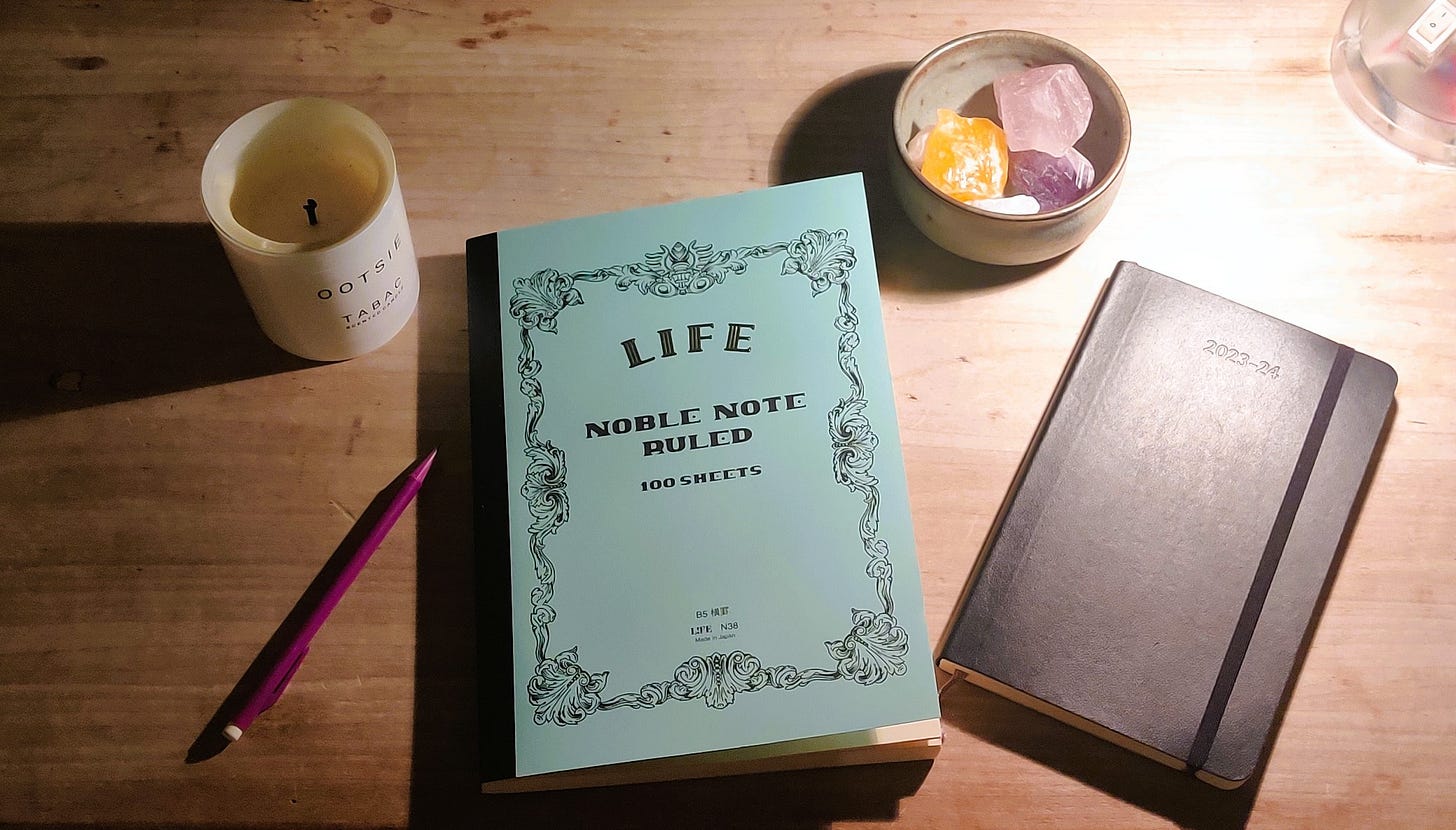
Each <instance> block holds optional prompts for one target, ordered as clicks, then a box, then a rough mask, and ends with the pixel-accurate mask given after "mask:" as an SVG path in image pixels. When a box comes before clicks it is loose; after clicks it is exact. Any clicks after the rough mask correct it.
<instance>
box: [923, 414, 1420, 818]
mask: <svg viewBox="0 0 1456 830" xmlns="http://www.w3.org/2000/svg"><path fill="white" fill-rule="evenodd" d="M1398 410H1399V403H1398V402H1395V403H1392V405H1391V408H1390V412H1389V413H1387V415H1386V419H1385V423H1384V425H1383V426H1382V428H1381V432H1380V436H1379V438H1378V439H1377V440H1376V443H1375V452H1374V459H1375V460H1374V462H1373V463H1371V464H1370V465H1369V467H1368V468H1367V469H1366V471H1365V477H1364V479H1363V480H1362V481H1361V484H1360V488H1359V490H1358V491H1357V493H1356V496H1355V501H1354V504H1353V506H1352V508H1351V510H1350V516H1349V519H1348V520H1347V521H1346V524H1345V528H1344V531H1343V533H1342V535H1341V537H1340V542H1339V545H1338V547H1337V548H1336V550H1335V555H1334V559H1333V564H1332V566H1331V567H1330V575H1329V576H1328V577H1327V578H1326V579H1325V582H1324V585H1323V587H1322V589H1321V591H1320V595H1319V598H1318V599H1317V600H1316V602H1315V605H1314V620H1315V622H1314V624H1313V625H1311V626H1310V628H1309V631H1307V632H1306V633H1305V637H1304V639H1303V640H1302V642H1301V643H1300V647H1299V650H1298V652H1297V654H1296V657H1295V662H1294V669H1293V671H1292V672H1291V673H1290V682H1289V683H1288V685H1287V686H1286V687H1285V689H1284V691H1283V694H1282V697H1281V698H1280V702H1279V706H1278V708H1277V709H1276V710H1275V716H1274V722H1273V726H1272V733H1273V735H1274V744H1276V745H1277V743H1278V739H1279V729H1280V726H1281V725H1282V724H1283V722H1284V718H1285V716H1286V715H1287V713H1288V710H1289V702H1290V699H1291V698H1292V696H1293V693H1294V688H1295V683H1296V682H1297V680H1298V677H1299V675H1300V672H1301V670H1302V669H1303V667H1304V663H1305V660H1306V658H1307V657H1308V656H1309V648H1310V645H1311V644H1312V643H1313V641H1314V638H1315V635H1316V634H1317V633H1318V631H1319V625H1320V620H1321V619H1322V618H1323V616H1324V609H1325V606H1326V604H1327V603H1328V602H1329V598H1330V593H1331V591H1332V590H1333V588H1334V584H1335V580H1336V579H1337V575H1338V573H1339V570H1340V564H1341V562H1343V560H1344V558H1345V551H1346V549H1347V548H1348V547H1349V541H1350V536H1351V533H1352V532H1353V531H1354V527H1355V524H1356V519H1357V517H1358V516H1359V515H1360V512H1361V510H1362V508H1363V507H1364V504H1365V498H1366V495H1367V494H1368V493H1369V490H1370V483H1371V481H1373V480H1374V478H1375V475H1376V472H1377V471H1378V470H1379V467H1380V459H1381V456H1382V455H1383V450H1384V448H1385V445H1386V442H1387V441H1388V440H1389V438H1390V431H1391V428H1392V426H1393V425H1394V424H1395V420H1396V415H1397V412H1398ZM941 710H942V718H943V720H944V721H945V722H946V723H947V724H950V725H952V726H954V727H956V728H958V729H961V730H963V731H965V732H968V733H971V734H973V735H976V736H977V737H979V738H982V739H984V740H987V741H990V742H991V743H994V744H996V745H998V746H1001V747H1004V748H1006V749H1009V750H1011V751H1013V752H1015V753H1017V754H1018V755H1021V756H1023V757H1025V758H1029V759H1031V760H1033V761H1036V762H1037V763H1039V764H1042V765H1043V766H1046V767H1050V768H1052V769H1055V770H1057V771H1058V772H1061V773H1062V774H1064V775H1068V776H1070V777H1072V778H1076V779H1078V780H1080V781H1082V782H1083V783H1085V784H1087V785H1089V786H1092V787H1096V788H1097V789H1099V790H1102V791H1103V792H1105V793H1107V794H1108V795H1111V796H1114V797H1115V798H1118V799H1120V800H1122V801H1125V802H1127V803H1129V804H1133V805H1135V806H1137V807H1140V808H1142V809H1144V810H1147V811H1149V812H1152V813H1157V814H1158V815H1161V816H1163V817H1164V818H1167V819H1168V820H1170V821H1172V822H1175V823H1176V824H1178V825H1179V826H1180V827H1188V828H1195V829H1196V830H1235V829H1236V828H1243V827H1245V826H1246V825H1247V824H1248V821H1249V816H1250V814H1251V813H1252V811H1253V809H1254V804H1255V802H1256V801H1257V800H1258V795H1259V789H1260V787H1261V786H1262V785H1263V780H1264V774H1265V771H1266V768H1267V767H1266V765H1265V764H1260V766H1259V768H1258V769H1257V770H1256V771H1255V773H1254V775H1253V777H1252V778H1250V779H1249V780H1248V781H1247V782H1245V783H1244V785H1243V786H1241V787H1239V788H1237V789H1234V790H1221V789H1218V788H1216V787H1213V786H1211V785H1209V784H1205V783H1203V782H1201V781H1198V780H1197V779H1195V778H1193V776H1191V775H1189V774H1187V773H1186V772H1181V771H1178V770H1174V769H1172V768H1170V767H1166V766H1163V765H1162V764H1159V763H1157V762H1154V761H1152V760H1150V759H1146V758H1142V757H1140V756H1137V755H1135V754H1133V753H1131V752H1128V751H1127V750H1124V749H1122V748H1120V747H1117V746H1114V745H1112V744H1111V743H1108V742H1106V741H1103V740H1101V739H1099V738H1096V737H1093V736H1092V735H1089V734H1087V733H1085V732H1083V731H1081V730H1079V729H1075V728H1073V727H1071V726H1068V725H1066V724H1063V723H1061V722H1060V721H1057V720H1055V719H1053V718H1050V717H1047V716H1045V715H1042V714H1040V713H1037V712H1034V711H1032V710H1030V709H1027V708H1024V707H1022V706H1020V705H1019V704H1016V703H1012V702H1011V701H1009V700H1006V699H1005V698H1002V697H1000V696H998V695H995V694H992V693H991V692H988V691H985V690H983V689H981V688H979V687H976V686H972V685H971V684H970V683H966V682H963V681H957V682H955V683H952V684H951V686H950V687H949V688H948V689H947V691H946V693H945V694H944V695H943V696H942V701H941ZM1266 757H1267V756H1266Z"/></svg>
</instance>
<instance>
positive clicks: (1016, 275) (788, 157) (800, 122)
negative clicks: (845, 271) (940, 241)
mask: <svg viewBox="0 0 1456 830" xmlns="http://www.w3.org/2000/svg"><path fill="white" fill-rule="evenodd" d="M912 66H913V64H910V63H899V64H889V65H882V66H878V67H871V68H869V69H864V70H861V71H858V72H854V73H852V74H850V75H846V76H844V77H842V78H839V79H836V80H835V81H833V82H832V83H830V84H828V85H826V86H825V87H823V88H821V89H820V90H819V91H817V92H816V93H814V95H813V96H811V97H810V98H809V99H808V100H807V101H805V102H804V103H803V104H802V105H801V106H800V107H799V109H798V110H797V111H796V112H795V113H794V115H793V116H792V117H790V118H789V120H788V123H787V125H786V126H785V127H784V129H783V131H782V132H780V134H779V137H778V141H777V142H776V144H775V147H774V150H773V176H774V182H775V183H776V184H784V183H788V182H798V181H805V180H808V179H817V178H823V177H826V176H836V175H840V174H844V173H854V172H860V173H863V174H864V183H865V198H866V200H867V202H868V204H869V214H870V228H871V230H872V231H873V233H874V243H875V259H876V263H877V266H878V270H879V275H880V285H881V287H882V288H883V289H885V290H897V291H902V292H906V293H914V294H925V295H936V294H952V293H954V294H964V293H978V292H984V291H989V290H993V289H997V288H1000V287H1004V286H1006V285H1009V284H1011V283H1014V282H1017V281H1019V280H1022V279H1025V278H1027V277H1031V276H1034V275H1036V274H1039V273H1041V272H1043V271H1046V270H1048V269H1049V268H1052V267H1053V266H1055V265H1056V264H1057V263H1058V262H1061V261H1062V260H1063V259H1064V258H1066V256H1067V254H1062V255H1060V256H1057V257H1054V258H1052V259H1049V260H1046V261H1044V262H1038V263H1034V264H1031V265H1014V266H1012V265H987V264H985V263H980V262H972V261H971V260H968V259H962V258H961V257H959V256H956V255H955V254H952V253H950V252H949V251H946V250H944V249H942V248H941V247H939V246H938V245H936V244H935V243H934V242H931V241H930V240H929V239H927V238H926V237H925V235H924V234H922V233H920V231H919V230H918V229H917V228H916V227H915V226H914V225H912V224H911V223H910V220H909V219H908V218H907V217H906V216H905V211H904V210H903V209H902V208H901V206H900V203H899V201H898V200H897V199H896V198H895V192H894V188H893V186H892V185H891V183H890V168H889V165H890V151H891V145H890V142H891V140H892V139H891V117H890V114H891V113H892V112H893V110H894V106H895V97H896V95H898V94H899V91H900V85H901V83H903V82H904V80H905V78H906V77H907V76H908V75H909V74H910V69H911V68H912Z"/></svg>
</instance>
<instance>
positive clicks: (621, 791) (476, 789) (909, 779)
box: [409, 255, 930, 830]
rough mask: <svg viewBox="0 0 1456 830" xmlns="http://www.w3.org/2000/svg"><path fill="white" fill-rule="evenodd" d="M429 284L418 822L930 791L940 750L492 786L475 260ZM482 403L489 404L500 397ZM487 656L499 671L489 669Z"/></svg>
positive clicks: (736, 811) (490, 566)
mask: <svg viewBox="0 0 1456 830" xmlns="http://www.w3.org/2000/svg"><path fill="white" fill-rule="evenodd" d="M420 282H421V285H422V286H423V289H422V292H421V295H420V302H419V306H418V309H417V311H416V314H417V315H418V331H419V350H418V351H419V371H418V377H419V381H418V383H419V386H418V390H417V392H418V407H419V410H418V421H417V422H418V430H419V439H418V449H419V451H420V453H422V454H423V453H424V452H427V451H428V450H429V449H431V448H433V447H438V448H439V451H440V454H439V457H438V459H437V460H436V462H435V466H434V467H433V468H432V469H431V472H430V480H429V482H428V483H427V485H426V486H425V487H424V488H422V489H421V490H420V493H419V495H418V497H417V501H416V504H417V510H418V511H419V512H418V518H417V528H418V530H417V539H416V569H417V573H416V578H417V586H418V587H417V591H418V599H417V602H416V612H415V613H416V617H415V620H416V622H415V702H414V707H415V708H414V725H413V726H414V729H413V742H412V749H411V770H410V805H409V823H410V826H411V827H420V828H451V827H531V826H544V827H586V826H590V827H594V828H614V827H641V826H644V825H650V826H664V827H698V826H712V827H755V828H758V827H767V826H772V827H779V828H804V830H808V829H809V828H822V827H825V826H828V825H829V824H831V823H833V822H835V821H847V820H861V821H866V820H879V821H884V820H891V819H894V818H895V817H896V816H897V815H898V811H899V802H900V800H901V799H903V798H905V797H907V796H909V795H911V794H913V793H914V792H915V791H916V790H918V789H919V787H920V785H921V783H922V782H923V781H924V779H925V777H926V775H927V774H928V773H929V771H930V762H929V761H924V762H907V763H896V764H875V765H868V766H860V767H842V768H837V769H814V770H801V771H795V772H782V773H765V774H759V775H744V776H734V777H727V778H711V779H702V780H696V781H673V782H662V783H655V784H641V785H634V786H622V787H603V788H597V789H586V790H567V791H552V792H543V793H521V794H512V795H490V796H486V795H482V794H481V793H480V783H481V780H482V774H483V773H482V770H483V769H485V770H492V771H496V770H500V769H501V768H503V767H504V768H505V769H509V768H510V766H509V765H510V764H511V763H512V760H513V753H514V743H513V742H514V738H513V734H512V731H511V726H510V722H511V719H512V714H511V709H510V707H511V699H512V690H511V684H512V677H511V658H510V655H509V651H508V649H509V640H510V626H511V618H510V605H509V599H510V597H509V585H510V583H509V579H510V575H509V572H508V571H507V569H506V559H505V558H504V557H505V555H506V554H505V548H504V546H503V545H504V539H503V538H480V537H479V536H477V535H476V534H475V533H474V532H473V528H472V523H473V521H474V517H475V497H474V495H473V494H474V485H473V473H474V470H473V465H472V463H471V452H472V441H471V412H470V409H471V400H470V372H469V365H470V355H469V342H468V335H467V306H466V303H465V302H463V300H464V299H465V297H466V266H465V257H464V256H462V255H454V256H439V257H424V258H421V259H420ZM496 365H497V366H498V365H499V361H496ZM497 382H498V381H497ZM479 404H480V405H485V406H487V407H488V406H490V405H491V402H490V401H488V400H482V401H480V402H479ZM487 472H488V471H487ZM485 502H486V504H487V506H488V507H490V508H491V509H494V510H497V511H502V513H501V515H502V524H501V525H500V526H504V525H503V511H504V509H505V503H504V499H503V498H501V497H499V496H495V497H491V496H487V497H485ZM494 521H495V520H491V521H489V522H487V523H486V524H487V525H489V524H491V523H492V522H494ZM472 540H473V541H472ZM478 604H479V605H478ZM478 610H483V612H484V613H478ZM478 666H487V667H490V668H489V669H487V670H486V671H484V672H482V671H480V670H479V669H478V668H477V667H478ZM482 700H484V701H485V705H484V706H482V705H481V702H482ZM482 710H484V712H485V716H484V720H482V715H481V711H482Z"/></svg>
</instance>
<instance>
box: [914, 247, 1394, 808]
mask: <svg viewBox="0 0 1456 830" xmlns="http://www.w3.org/2000/svg"><path fill="white" fill-rule="evenodd" d="M1395 384H1396V375H1395V372H1394V370H1392V369H1391V367H1390V366H1388V365H1386V364H1385V363H1382V362H1381V361H1379V360H1376V359H1374V358H1371V357H1369V356H1367V355H1364V354H1361V353H1359V352H1357V351H1354V350H1352V349H1351V348H1349V347H1348V346H1343V345H1340V344H1338V343H1335V342H1332V341H1330V340H1327V339H1325V338H1323V337H1320V336H1318V335H1316V334H1313V333H1311V332H1308V331H1305V330H1304V329H1301V328H1298V327H1296V326H1293V325H1290V324H1289V323H1285V322H1283V321H1280V320H1276V319H1274V318H1272V317H1269V316H1267V315H1265V314H1261V313H1259V312H1257V311H1254V310H1252V309H1249V308H1246V307H1244V306H1241V305H1238V304H1236V303H1233V302H1231V301H1229V300H1226V299H1224V298H1222V297H1219V296H1217V295H1214V294H1211V293H1208V292H1206V291H1202V290H1200V289H1197V288H1194V287H1192V286H1189V285H1186V284H1184V283H1181V282H1178V281H1177V280H1174V279H1171V278H1169V277H1165V276H1163V275H1161V274H1157V273H1154V272H1152V271H1149V270H1147V269H1145V268H1141V267H1139V266H1137V265H1135V264H1133V263H1129V262H1123V263H1120V264H1119V265H1118V266H1117V268H1116V270H1115V272H1114V273H1113V276H1112V278H1111V279H1110V280H1109V281H1108V283H1107V284H1106V286H1105V287H1104V289H1103V292H1102V295H1101V297H1100V298H1099V300H1098V302H1097V305H1096V307H1095V308H1094V310H1093V312H1092V315H1091V317H1090V319H1089V321H1088V323H1087V326H1086V328H1085V329H1084V331H1083V333H1082V337H1081V340H1080V341H1079V343H1078V345H1077V348H1076V350H1075V352H1074V353H1073V356H1072V359H1071V361H1070V362H1069V363H1068V366H1067V369H1066V370H1065V372H1064V373H1063V376H1062V379H1061V382H1060V384H1059V387H1058V389H1057V391H1056V394H1055V395H1054V396H1053V398H1052V401H1051V403H1050V405H1049V406H1048V408H1047V411H1046V414H1045V416H1044V417H1043V419H1042V423H1041V425H1040V427H1039V428H1038V430H1037V433H1036V436H1035V438H1034V439H1033V441H1032V444H1031V447H1030V448H1029V450H1028V451H1027V454H1026V457H1025V459H1024V460H1023V462H1022V465H1021V468H1020V470H1019V471H1018V473H1017V478H1016V480H1015V482H1014V483H1013V485H1012V487H1011V490H1010V493H1009V495H1008V496H1007V499H1006V501H1005V503H1004V504H1003V506H1002V508H1001V512H1000V515H999V516H998V517H997V520H996V523H995V525H994V526H993V528H992V531H991V534H990V536H989V537H988V540H987V543H986V545H985V547H984V549H983V550H982V552H981V556H980V558H979V560H978V561H977V563H976V566H975V568H974V570H973V571H972V574H971V578H970V580H969V582H968V584H967V587H966V590H965V593H964V594H963V596H962V599H961V604H960V608H959V610H958V612H957V613H956V615H955V617H954V619H953V621H952V624H951V628H950V630H949V632H948V633H947V635H946V637H945V640H944V642H943V645H942V649H941V652H940V665H941V667H942V668H943V669H945V670H946V671H949V672H954V673H956V674H959V675H964V676H965V677H966V678H967V679H968V680H970V681H971V682H974V683H976V684H978V685H981V686H984V687H986V688H988V689H991V690H992V691H995V692H997V693H1000V694H1003V695H1005V696H1007V697H1009V698H1011V699H1013V700H1016V701H1018V702H1021V703H1024V704H1026V705H1028V706H1031V707H1033V708H1035V709H1037V710H1039V711H1042V712H1044V713H1046V714H1049V715H1051V716H1053V717H1057V718H1059V719H1061V720H1064V721H1066V722H1068V723H1071V724H1073V725H1075V726H1078V727H1080V728H1083V729H1086V730H1088V731H1090V732H1092V733H1094V734H1097V735H1099V736H1101V737H1104V738H1107V739H1109V740H1112V741H1114V742H1116V743H1118V744H1120V745H1123V746H1125V747H1127V748H1129V749H1132V750H1134V751H1136V752H1139V753H1141V754H1143V755H1147V756H1149V757H1151V758H1154V759H1156V760H1159V761H1162V762H1163V763H1166V764H1169V765H1171V766H1174V767H1177V768H1181V769H1186V770H1188V771H1189V772H1192V773H1194V774H1196V775H1197V776H1198V777H1199V778H1202V779H1203V780H1205V781H1208V782H1210V783H1213V784H1215V785H1218V786H1223V787H1234V786H1237V785H1238V784H1240V783H1242V782H1243V781H1244V780H1246V779H1247V778H1248V777H1249V776H1250V775H1251V774H1252V773H1253V772H1254V770H1255V769H1256V768H1257V765H1258V763H1259V760H1260V758H1261V756H1262V755H1263V753H1264V751H1265V750H1266V749H1267V747H1268V744H1269V742H1270V739H1271V737H1272V731H1273V726H1274V724H1275V722H1276V714H1277V712H1278V711H1279V708H1280V706H1281V704H1282V702H1283V701H1284V700H1285V698H1286V696H1287V694H1288V692H1289V690H1290V689H1291V688H1292V680H1293V676H1294V673H1295V671H1296V668H1297V665H1298V662H1299V658H1300V654H1301V652H1302V649H1303V646H1304V644H1305V639H1306V637H1307V635H1308V633H1309V632H1310V630H1311V628H1312V625H1313V622H1314V617H1315V613H1316V609H1317V608H1318V606H1319V605H1320V600H1321V595H1322V593H1323V591H1324V588H1325V586H1326V584H1327V582H1328V580H1329V578H1330V577H1331V575H1332V573H1333V570H1334V564H1335V561H1336V554H1337V552H1338V551H1339V549H1340V547H1341V544H1342V540H1343V538H1344V534H1345V531H1346V528H1347V523H1348V522H1349V521H1350V519H1351V514H1352V508H1353V506H1354V504H1355V501H1356V497H1357V495H1358V493H1359V491H1360V488H1361V486H1362V482H1363V481H1364V479H1365V476H1366V470H1367V468H1368V467H1369V465H1370V462H1371V459H1372V455H1373V453H1374V450H1375V448H1376V445H1377V442H1378V440H1379V437H1380V434H1381V431H1382V428H1383V426H1384V423H1385V421H1386V417H1387V413H1388V412H1389V410H1390V406H1391V403H1392V401H1393V396H1394V392H1395Z"/></svg>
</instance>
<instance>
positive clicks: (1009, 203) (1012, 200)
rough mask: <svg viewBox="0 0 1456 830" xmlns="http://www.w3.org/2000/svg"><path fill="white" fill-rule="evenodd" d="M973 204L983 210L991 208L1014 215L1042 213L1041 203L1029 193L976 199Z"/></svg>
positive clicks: (993, 210) (992, 210)
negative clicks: (1028, 194)
mask: <svg viewBox="0 0 1456 830" xmlns="http://www.w3.org/2000/svg"><path fill="white" fill-rule="evenodd" d="M971 204H973V205H975V206H976V207H978V208H980V209H981V210H989V211H991V212H992V213H1006V214H1010V215H1012V216H1030V215H1032V214H1033V213H1041V205H1039V204H1037V201H1036V199H1034V198H1032V197H1031V196H1027V195H1024V194H1023V195H1019V196H1002V197H1001V198H999V199H976V200H975V201H973V202H971Z"/></svg>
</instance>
